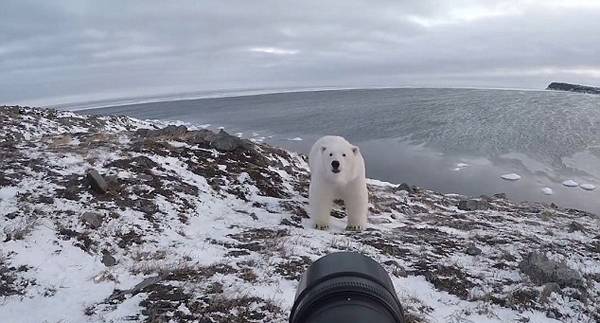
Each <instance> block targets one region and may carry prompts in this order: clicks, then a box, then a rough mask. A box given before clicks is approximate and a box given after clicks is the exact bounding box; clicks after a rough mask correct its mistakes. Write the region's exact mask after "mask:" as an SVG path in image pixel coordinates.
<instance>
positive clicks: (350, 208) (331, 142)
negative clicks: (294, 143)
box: [308, 136, 369, 230]
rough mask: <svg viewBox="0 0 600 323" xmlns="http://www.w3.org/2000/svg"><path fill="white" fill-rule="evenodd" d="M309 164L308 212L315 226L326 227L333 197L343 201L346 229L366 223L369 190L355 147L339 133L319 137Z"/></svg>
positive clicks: (355, 228)
mask: <svg viewBox="0 0 600 323" xmlns="http://www.w3.org/2000/svg"><path fill="white" fill-rule="evenodd" d="M308 165H309V167H310V188H309V204H310V205H309V211H310V216H311V218H312V219H313V221H314V222H315V227H316V228H317V229H321V230H325V229H327V228H328V227H329V220H330V212H331V208H332V207H333V202H334V200H336V199H340V200H343V201H344V205H345V207H346V213H347V214H348V226H347V227H346V229H347V230H362V229H364V228H366V226H367V211H368V204H369V201H368V192H367V182H366V178H365V161H364V159H363V157H362V155H361V154H360V151H359V149H358V147H356V146H353V145H352V144H350V143H349V142H348V141H347V140H346V139H344V138H343V137H339V136H325V137H321V138H320V139H319V140H317V141H316V142H315V144H314V145H313V146H312V148H311V150H310V154H309V156H308Z"/></svg>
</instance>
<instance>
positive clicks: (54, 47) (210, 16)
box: [0, 0, 600, 105]
mask: <svg viewBox="0 0 600 323" xmlns="http://www.w3.org/2000/svg"><path fill="white" fill-rule="evenodd" d="M554 80H557V81H567V82H574V83H585V84H590V85H600V1H595V0H591V1H581V0H556V1H554V0H540V1H537V0H531V1H518V0H506V1H504V0H481V1H469V0H464V1H463V0H452V1H450V0H448V1H431V0H411V1H401V0H398V1H391V0H390V1H375V0H370V1H368V0H365V1H356V0H328V1H323V0H317V1H312V0H302V1H278V0H269V1H247V0H239V1H226V0H219V1H200V0H198V1H147V0H144V1H121V0H119V1H105V0H102V1H100V0H98V1H83V0H73V1H64V0H61V1H56V0H52V1H45V0H39V1H27V0H2V2H1V4H0V104H2V103H21V104H32V105H49V104H56V103H62V102H73V101H83V100H95V99H106V98H115V97H128V96H145V95H162V94H168V93H176V92H189V91H203V90H217V89H242V88H282V87H283V88H286V87H287V88H289V87H324V86H339V87H373V86H436V87H438V86H451V87H461V86H469V87H471V86H472V87H508V88H538V89H539V88H544V87H545V86H546V85H547V83H548V82H550V81H554Z"/></svg>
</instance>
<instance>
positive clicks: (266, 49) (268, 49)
mask: <svg viewBox="0 0 600 323" xmlns="http://www.w3.org/2000/svg"><path fill="white" fill-rule="evenodd" d="M249 51H251V52H254V53H263V54H271V55H296V54H298V52H299V51H298V50H295V49H284V48H277V47H252V48H250V49H249Z"/></svg>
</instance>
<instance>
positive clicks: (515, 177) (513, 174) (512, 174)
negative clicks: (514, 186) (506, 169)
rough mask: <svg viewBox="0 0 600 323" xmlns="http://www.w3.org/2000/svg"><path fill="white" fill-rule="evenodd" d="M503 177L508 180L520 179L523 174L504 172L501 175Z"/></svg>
mask: <svg viewBox="0 0 600 323" xmlns="http://www.w3.org/2000/svg"><path fill="white" fill-rule="evenodd" d="M500 177H501V178H502V179H505V180H507V181H518V180H520V179H521V175H519V174H515V173H510V174H504V175H502V176H500Z"/></svg>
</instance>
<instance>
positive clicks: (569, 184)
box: [562, 179, 579, 187]
mask: <svg viewBox="0 0 600 323" xmlns="http://www.w3.org/2000/svg"><path fill="white" fill-rule="evenodd" d="M562 184H563V185H564V186H566V187H577V186H579V183H577V182H576V181H574V180H572V179H569V180H566V181H564V182H562Z"/></svg>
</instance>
